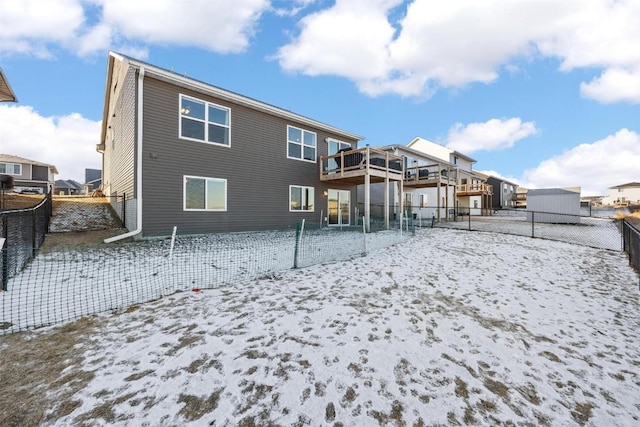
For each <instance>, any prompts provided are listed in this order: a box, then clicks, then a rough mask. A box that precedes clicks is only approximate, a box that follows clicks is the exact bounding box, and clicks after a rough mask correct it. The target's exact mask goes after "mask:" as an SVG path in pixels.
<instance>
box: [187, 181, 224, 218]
mask: <svg viewBox="0 0 640 427" xmlns="http://www.w3.org/2000/svg"><path fill="white" fill-rule="evenodd" d="M183 202H184V210H187V211H188V210H195V211H226V210H227V180H226V179H219V178H204V177H197V176H185V177H184V201H183Z"/></svg>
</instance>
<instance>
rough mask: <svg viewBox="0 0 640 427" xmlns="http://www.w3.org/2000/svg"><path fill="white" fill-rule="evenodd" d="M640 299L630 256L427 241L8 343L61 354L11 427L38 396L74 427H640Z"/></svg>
mask: <svg viewBox="0 0 640 427" xmlns="http://www.w3.org/2000/svg"><path fill="white" fill-rule="evenodd" d="M639 296H640V291H639V290H638V276H637V275H636V273H635V272H634V271H633V270H631V268H630V267H629V266H628V261H627V259H626V257H625V255H624V254H623V253H620V252H614V251H607V250H600V249H593V248H587V247H583V246H577V245H571V244H567V243H561V242H553V241H546V240H540V239H531V238H527V237H520V236H512V235H501V234H492V233H482V232H466V231H459V230H446V229H428V230H422V231H419V232H418V235H417V236H416V238H414V239H411V240H409V241H408V242H405V243H402V244H400V245H396V246H393V247H389V248H386V249H381V250H379V251H377V252H374V253H371V254H370V255H369V256H367V257H361V258H355V259H353V260H350V261H340V262H337V263H330V264H323V265H315V266H312V267H308V268H304V269H298V270H287V271H284V272H282V273H277V274H274V275H272V276H271V277H269V278H262V279H257V280H253V281H250V282H248V283H244V284H242V285H224V286H221V287H218V288H216V289H211V290H206V291H200V292H181V293H177V294H174V295H171V296H168V297H165V298H162V299H159V300H157V301H155V302H152V303H147V304H144V305H141V306H139V307H137V308H132V309H129V310H127V311H126V312H121V313H118V314H102V315H99V316H94V317H92V318H90V319H86V320H81V321H79V322H76V323H75V324H69V325H66V326H62V327H57V328H49V329H44V330H39V331H36V332H31V333H24V334H14V335H9V336H6V337H3V338H1V339H0V358H2V360H3V361H8V360H11V362H12V364H10V365H11V369H14V370H16V371H20V369H22V366H27V365H29V364H34V363H35V360H37V359H38V357H41V358H44V357H45V355H46V359H44V360H46V366H47V368H46V369H45V368H43V367H41V368H40V369H36V368H33V369H31V370H27V369H25V370H24V371H23V372H29V375H28V376H24V377H22V378H21V379H20V378H19V376H18V375H17V374H16V375H15V377H16V379H15V380H14V383H12V382H11V381H8V382H7V381H6V380H5V381H4V384H3V388H2V391H0V401H6V400H7V399H8V400H9V401H10V402H11V405H5V406H3V405H2V404H0V424H6V421H7V420H9V421H13V422H17V421H19V420H20V418H17V417H18V416H19V415H16V414H21V413H22V412H19V411H25V402H24V400H26V397H25V398H22V397H21V396H23V395H25V393H27V392H26V391H25V390H26V389H28V390H29V393H31V395H29V397H30V400H29V401H28V403H29V404H30V405H31V406H32V410H36V409H39V410H40V411H41V413H40V417H41V418H39V419H38V420H37V421H38V422H39V423H42V424H44V425H57V426H67V425H121V426H129V425H136V426H138V425H148V426H165V425H166V426H173V425H180V426H182V425H189V426H227V425H228V426H236V425H244V426H252V425H283V426H290V425H344V426H377V425H390V426H391V425H393V426H396V425H398V426H404V425H406V426H435V425H447V426H449V425H491V426H494V425H549V426H557V425H588V426H635V425H639V424H640V299H639ZM74 325H77V326H74ZM63 340H67V341H71V342H69V343H66V344H65V345H64V347H63V346H62V345H60V344H58V343H60V342H63ZM54 345H58V346H59V347H60V349H59V350H58V351H56V352H53V353H54V355H51V353H52V352H49V353H47V348H48V346H54ZM56 364H57V365H56ZM6 365H8V364H6V363H5V364H4V365H0V377H2V378H12V377H11V376H10V375H9V374H10V373H11V372H9V373H7V371H6V370H7V369H9V368H8V367H7V366H6ZM29 366H30V365H29ZM53 366H59V368H58V371H57V372H52V369H53V368H52V367H53ZM3 370H4V371H3ZM41 371H42V372H41ZM25 384H28V386H25ZM34 393H41V395H42V396H43V397H42V399H41V400H40V401H38V402H37V403H34V399H35V397H34V396H33V394H34ZM10 410H14V411H16V414H13V415H14V418H13V419H12V418H10V417H9V415H7V411H10ZM25 413H26V412H25ZM3 417H4V418H3ZM24 417H25V418H23V420H25V419H27V418H26V417H28V415H24ZM3 420H4V421H5V423H2V421H3ZM31 420H33V418H31Z"/></svg>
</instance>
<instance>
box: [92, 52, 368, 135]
mask: <svg viewBox="0 0 640 427" xmlns="http://www.w3.org/2000/svg"><path fill="white" fill-rule="evenodd" d="M115 60H118V61H121V62H122V63H124V64H126V65H127V66H131V67H133V68H137V69H141V68H142V69H144V71H145V75H149V76H152V77H154V78H156V79H159V80H164V81H166V82H169V83H171V84H173V85H177V86H181V87H186V88H189V89H192V90H197V91H199V92H201V93H205V94H208V95H210V96H215V97H217V98H220V99H224V100H227V101H230V102H235V103H237V104H240V105H243V106H246V107H249V108H253V109H255V110H260V111H263V112H265V113H267V114H271V115H273V116H278V117H283V118H285V119H289V120H295V121H297V122H300V123H303V124H305V125H308V126H314V127H317V128H319V129H322V130H325V131H327V132H330V133H333V134H336V135H339V136H341V137H343V138H351V139H356V140H358V141H361V140H363V139H364V137H363V136H360V135H356V134H353V133H351V132H346V131H344V130H341V129H338V128H336V127H333V126H330V125H328V124H325V123H322V122H319V121H317V120H314V119H310V118H308V117H305V116H302V115H299V114H296V113H292V112H291V111H289V110H285V109H283V108H280V107H276V106H274V105H271V104H267V103H264V102H261V101H258V100H256V99H253V98H249V97H247V96H244V95H240V94H238V93H235V92H231V91H228V90H225V89H222V88H220V87H217V86H214V85H211V84H209V83H205V82H202V81H200V80H196V79H193V78H190V77H186V76H183V75H180V74H178V73H175V72H173V71H169V70H166V69H164V68H160V67H157V66H155V65H152V64H149V63H146V62H143V61H139V60H137V59H134V58H131V57H129V56H126V55H123V54H120V53H116V52H112V51H111V52H109V62H108V66H107V84H106V87H105V97H104V111H103V118H102V131H101V138H100V140H101V141H102V143H104V141H105V140H106V133H107V129H106V126H107V122H108V120H107V117H106V114H108V112H109V100H110V97H111V78H112V74H113V68H114V61H115Z"/></svg>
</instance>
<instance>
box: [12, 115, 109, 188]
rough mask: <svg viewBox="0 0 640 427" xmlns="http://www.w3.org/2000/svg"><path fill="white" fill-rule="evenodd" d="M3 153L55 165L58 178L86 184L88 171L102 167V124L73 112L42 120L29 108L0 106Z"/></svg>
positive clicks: (42, 118)
mask: <svg viewBox="0 0 640 427" xmlns="http://www.w3.org/2000/svg"><path fill="white" fill-rule="evenodd" d="M0 129H1V132H2V135H1V137H0V140H2V153H3V154H13V155H16V156H20V157H25V158H27V159H31V160H37V161H40V162H44V163H49V164H52V165H55V166H56V168H57V169H58V172H59V175H57V176H56V179H74V180H76V181H78V182H80V183H83V182H84V170H85V168H94V169H101V168H102V157H101V156H100V154H99V153H97V152H96V144H98V143H99V136H100V121H93V120H89V119H86V118H84V117H82V116H81V115H80V114H78V113H72V114H69V115H66V116H60V117H43V116H41V115H40V114H38V112H37V111H35V110H34V109H33V108H32V107H29V106H5V105H1V106H0Z"/></svg>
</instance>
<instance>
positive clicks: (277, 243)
mask: <svg viewBox="0 0 640 427" xmlns="http://www.w3.org/2000/svg"><path fill="white" fill-rule="evenodd" d="M412 235H413V233H412V232H411V231H410V232H406V231H405V230H399V229H395V230H384V231H380V232H376V233H364V232H363V230H362V228H361V227H343V228H339V227H326V226H322V227H321V226H320V225H319V224H310V223H306V224H304V226H303V225H302V224H300V225H299V227H298V228H297V230H296V229H294V228H291V229H289V230H280V231H269V232H255V233H233V234H212V235H200V236H189V235H177V236H175V239H169V238H166V239H156V240H148V241H140V242H129V243H114V244H109V245H107V244H101V245H83V246H75V247H52V248H49V247H47V248H43V249H41V250H40V251H39V252H38V254H37V256H36V257H35V258H33V259H32V260H31V261H30V262H29V263H28V264H27V265H26V266H25V267H24V268H23V269H22V270H21V271H19V272H18V274H16V275H14V276H12V277H11V278H10V279H9V280H8V286H7V291H5V292H0V309H1V314H0V335H3V334H7V333H12V332H17V331H22V330H28V329H33V328H37V327H41V326H46V325H53V324H57V323H61V322H65V321H70V320H74V319H77V318H80V317H83V316H86V315H90V314H94V313H98V312H102V311H108V310H116V309H123V308H126V307H129V306H131V305H134V304H138V303H143V302H145V301H149V300H153V299H156V298H159V297H161V296H163V295H168V294H171V293H174V292H178V291H186V290H196V291H197V290H199V289H206V288H214V287H217V286H221V285H226V284H231V285H236V284H241V283H245V282H248V281H251V280H255V279H258V278H262V277H273V276H274V275H277V273H278V272H279V271H283V270H286V269H290V268H293V267H305V266H310V265H313V264H318V263H324V262H332V261H338V260H345V259H349V258H352V257H355V256H361V255H363V254H366V253H369V252H371V251H374V250H376V249H378V248H382V247H386V246H390V245H394V244H397V243H400V242H402V241H404V240H407V239H408V238H410V237H411V236H412ZM9 251H15V252H20V251H24V252H27V251H32V248H31V247H12V248H10V249H9ZM15 256H20V254H19V253H16V254H15Z"/></svg>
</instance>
